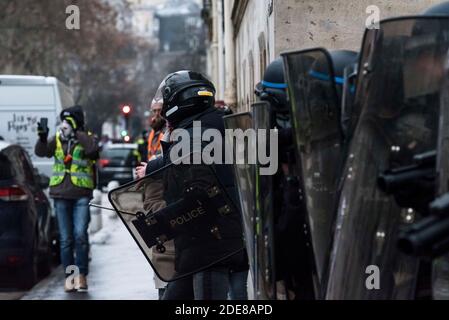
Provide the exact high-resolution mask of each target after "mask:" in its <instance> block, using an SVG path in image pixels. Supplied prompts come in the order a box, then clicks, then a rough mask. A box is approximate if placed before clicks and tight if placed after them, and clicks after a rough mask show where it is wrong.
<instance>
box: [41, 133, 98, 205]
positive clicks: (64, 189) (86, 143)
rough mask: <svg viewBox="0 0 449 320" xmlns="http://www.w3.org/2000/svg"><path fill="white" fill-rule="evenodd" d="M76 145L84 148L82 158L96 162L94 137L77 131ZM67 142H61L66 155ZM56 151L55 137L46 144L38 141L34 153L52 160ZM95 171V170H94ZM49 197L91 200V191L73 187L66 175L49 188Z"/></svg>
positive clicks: (95, 141) (96, 148)
mask: <svg viewBox="0 0 449 320" xmlns="http://www.w3.org/2000/svg"><path fill="white" fill-rule="evenodd" d="M76 139H77V140H78V143H80V144H81V146H83V148H84V156H85V157H86V159H90V160H97V159H98V158H99V147H98V141H97V139H96V138H95V136H94V135H88V134H87V133H85V132H82V131H78V132H77V133H76ZM75 145H76V144H75V143H72V146H71V150H70V152H71V153H72V152H73V149H74V148H75ZM67 147H68V142H67V141H62V149H63V150H64V154H67ZM55 151H56V137H55V136H54V137H52V138H50V139H49V140H48V142H47V143H43V142H42V141H40V139H38V141H37V143H36V146H35V148H34V152H35V153H36V155H37V156H38V157H47V158H53V157H54V156H55ZM94 171H95V170H94ZM50 197H52V198H55V199H80V198H84V197H88V198H92V190H90V189H86V188H80V187H77V186H74V185H73V184H72V181H71V179H70V175H69V174H67V173H66V175H65V176H64V180H63V181H62V183H61V184H58V185H57V186H54V187H50Z"/></svg>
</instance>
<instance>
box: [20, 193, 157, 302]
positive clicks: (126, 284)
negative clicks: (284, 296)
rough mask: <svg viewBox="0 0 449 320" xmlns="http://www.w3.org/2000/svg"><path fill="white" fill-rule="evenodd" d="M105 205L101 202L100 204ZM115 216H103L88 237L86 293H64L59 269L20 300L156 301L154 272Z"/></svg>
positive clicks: (62, 275)
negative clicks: (100, 227) (88, 271)
mask: <svg viewBox="0 0 449 320" xmlns="http://www.w3.org/2000/svg"><path fill="white" fill-rule="evenodd" d="M103 203H104V202H103ZM113 215H115V213H112V214H103V216H102V220H103V228H102V229H101V230H100V231H98V232H97V233H95V234H94V235H93V236H91V239H90V241H91V244H92V245H91V256H92V260H91V262H90V265H89V268H90V274H89V276H88V282H89V292H88V293H65V292H64V289H63V284H64V274H63V271H62V267H59V268H57V269H55V270H54V271H53V272H52V274H51V275H50V276H48V277H47V278H46V279H44V280H43V281H41V282H40V283H39V284H37V285H36V286H35V287H34V288H33V289H32V290H31V291H29V292H28V293H27V294H26V295H24V296H23V297H22V299H23V300H41V299H46V300H157V298H158V295H157V290H156V289H155V288H154V282H153V270H152V269H151V267H150V265H149V263H148V262H147V260H146V259H145V257H144V256H143V254H142V253H141V252H140V249H139V248H138V247H137V245H136V244H135V242H134V240H133V239H132V237H131V236H130V235H129V233H128V231H127V230H126V228H125V226H124V225H123V224H122V222H121V221H120V219H118V218H112V217H113Z"/></svg>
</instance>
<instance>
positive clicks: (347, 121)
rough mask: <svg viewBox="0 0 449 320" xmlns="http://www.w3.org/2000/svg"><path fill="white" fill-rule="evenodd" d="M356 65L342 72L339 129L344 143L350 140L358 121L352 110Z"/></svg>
mask: <svg viewBox="0 0 449 320" xmlns="http://www.w3.org/2000/svg"><path fill="white" fill-rule="evenodd" d="M357 70H358V63H354V64H352V65H349V66H347V67H346V68H345V70H344V76H343V77H344V79H343V95H342V97H341V127H342V130H343V136H344V138H345V141H349V140H351V136H352V131H353V130H354V127H355V124H356V123H357V119H358V111H359V110H357V109H355V108H354V99H355V92H356V86H357V81H356V80H357Z"/></svg>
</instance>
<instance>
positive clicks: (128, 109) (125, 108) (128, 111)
mask: <svg viewBox="0 0 449 320" xmlns="http://www.w3.org/2000/svg"><path fill="white" fill-rule="evenodd" d="M122 112H123V114H130V113H131V107H130V106H128V105H126V106H123V107H122Z"/></svg>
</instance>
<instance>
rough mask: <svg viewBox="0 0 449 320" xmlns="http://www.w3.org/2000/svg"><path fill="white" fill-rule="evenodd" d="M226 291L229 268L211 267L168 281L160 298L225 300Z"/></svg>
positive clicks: (227, 288) (227, 289)
mask: <svg viewBox="0 0 449 320" xmlns="http://www.w3.org/2000/svg"><path fill="white" fill-rule="evenodd" d="M228 291H229V270H228V269H227V268H220V269H211V270H206V271H202V272H199V273H196V274H194V275H193V276H188V277H185V278H182V279H179V280H177V281H174V282H170V283H168V285H167V288H166V290H165V293H164V296H163V297H162V300H226V299H227V297H228Z"/></svg>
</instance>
